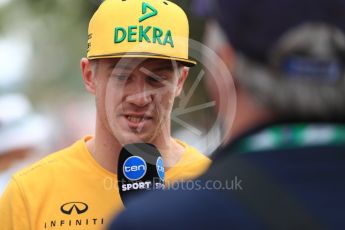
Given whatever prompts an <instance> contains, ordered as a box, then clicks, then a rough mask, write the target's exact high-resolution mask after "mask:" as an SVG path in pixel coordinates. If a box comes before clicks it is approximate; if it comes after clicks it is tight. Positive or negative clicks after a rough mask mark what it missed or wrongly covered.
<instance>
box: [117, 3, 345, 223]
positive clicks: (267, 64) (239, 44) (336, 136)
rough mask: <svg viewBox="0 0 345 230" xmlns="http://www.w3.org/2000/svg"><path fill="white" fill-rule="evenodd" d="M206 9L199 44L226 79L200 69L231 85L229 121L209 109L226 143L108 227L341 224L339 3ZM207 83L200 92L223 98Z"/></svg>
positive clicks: (342, 13)
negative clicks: (186, 177)
mask: <svg viewBox="0 0 345 230" xmlns="http://www.w3.org/2000/svg"><path fill="white" fill-rule="evenodd" d="M201 2H204V1H201ZM216 8H217V10H218V11H217V12H216V16H215V17H216V19H217V21H218V25H219V26H217V25H216V23H215V22H212V23H210V24H209V25H208V27H207V30H206V36H207V37H206V43H207V44H206V45H207V46H209V47H210V48H212V49H214V50H216V52H217V54H218V55H219V56H220V57H221V58H222V59H223V60H224V62H225V63H226V65H227V66H228V68H229V69H230V70H231V72H232V75H233V76H230V75H229V74H222V72H221V71H219V70H218V69H219V68H218V67H220V66H221V65H222V63H219V64H218V65H217V63H216V64H215V63H212V64H214V67H213V68H212V65H210V68H212V69H209V71H210V73H209V74H213V75H215V77H219V78H224V79H225V81H228V82H229V84H231V82H232V78H233V79H234V81H235V86H236V96H237V101H236V103H237V105H236V111H235V113H236V115H235V119H234V121H233V126H232V127H231V123H232V120H231V116H230V115H229V114H226V113H224V111H225V110H221V109H220V111H219V112H220V113H221V117H222V119H223V120H224V124H225V125H224V126H223V127H224V129H230V128H231V132H230V136H227V137H226V138H227V139H228V140H231V141H230V142H229V141H228V142H227V144H226V145H225V146H223V147H222V148H219V150H218V151H217V152H216V154H214V156H213V157H214V161H213V164H212V165H211V167H210V168H209V170H208V171H207V172H206V173H205V174H204V175H203V176H201V177H199V178H198V179H197V180H195V181H194V182H192V183H184V184H181V185H180V186H175V187H174V189H172V190H174V191H172V190H171V191H169V192H166V193H165V194H164V193H163V192H160V193H156V194H149V195H147V196H146V197H145V198H142V199H141V200H139V199H138V200H137V203H133V204H132V205H131V206H128V207H127V209H126V210H125V211H124V212H123V213H122V214H120V216H119V218H118V219H117V220H116V221H115V222H114V225H113V226H112V228H111V229H135V228H138V226H140V227H139V228H143V229H146V228H147V229H159V228H161V227H162V226H164V228H165V229H194V228H195V229H214V228H215V226H217V228H222V229H223V228H224V229H230V228H231V229H343V228H344V216H343V215H339V213H342V209H343V204H342V202H341V201H342V200H343V194H344V192H345V187H344V183H343V181H344V176H345V167H344V165H345V161H344V152H345V128H344V127H345V126H344V124H343V122H344V120H345V119H344V118H345V106H344V105H345V90H344V89H345V68H344V67H345V35H344V32H345V10H344V9H345V1H344V0H332V1H324V0H264V1H254V0H219V1H218V4H217V7H216ZM205 53H207V52H205ZM214 79H215V78H213V79H212V78H208V82H207V86H208V87H209V89H210V95H211V96H212V97H214V98H215V99H216V100H217V101H218V104H219V102H220V101H221V100H226V101H227V102H228V103H229V105H230V103H233V102H232V101H231V100H235V98H231V97H230V95H232V93H233V92H231V91H229V90H226V89H225V87H224V88H223V87H222V86H220V87H219V86H218V88H216V87H215V85H216V84H215V82H214ZM224 86H225V85H224ZM233 90H235V89H233ZM212 183H213V187H212V186H208V185H210V184H212ZM229 184H230V185H231V186H229V187H227V186H226V185H229ZM188 185H189V188H191V189H188ZM191 185H192V186H195V187H194V189H193V188H192V186H191ZM216 185H220V186H216ZM197 186H198V187H197ZM175 188H177V189H175ZM186 190H189V191H186ZM190 190H193V191H190ZM162 207H164V212H162V211H161V210H162ZM157 213H159V216H158V215H157ZM166 223H168V224H166ZM164 224H165V225H164ZM325 226H327V227H325Z"/></svg>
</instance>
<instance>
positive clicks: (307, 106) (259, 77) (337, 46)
mask: <svg viewBox="0 0 345 230" xmlns="http://www.w3.org/2000/svg"><path fill="white" fill-rule="evenodd" d="M344 7H345V1H297V0H296V1H295V0H293V1H282V0H278V1H263V2H260V3H255V2H254V1H250V0H247V1H226V0H220V1H219V2H218V5H217V10H218V11H219V12H218V14H217V19H218V20H217V21H218V23H215V22H212V23H210V24H208V26H207V30H206V43H207V44H206V45H208V46H210V47H211V48H213V49H214V50H215V51H216V52H217V54H218V55H219V56H220V57H221V58H222V59H223V60H224V61H225V63H226V64H227V66H228V67H229V68H230V70H231V72H232V76H233V78H234V81H235V84H236V92H237V110H236V118H235V121H234V123H233V128H232V134H233V136H238V135H240V134H241V133H243V132H244V131H245V130H247V129H250V128H253V127H254V126H257V125H258V124H263V123H268V122H306V121H308V122H311V121H315V122H320V121H321V122H322V121H323V122H329V121H344V119H345V106H344V105H345V68H344V67H345V14H344ZM219 77H223V78H229V76H219ZM212 85H213V83H212V82H210V83H209V86H210V87H209V88H210V91H211V93H212V94H213V95H215V97H216V98H218V99H223V98H227V94H226V92H224V91H222V90H218V91H216V90H215V88H213V87H212ZM229 99H230V100H231V98H229ZM223 117H224V119H225V120H226V118H227V117H228V116H226V115H223ZM225 122H226V121H225Z"/></svg>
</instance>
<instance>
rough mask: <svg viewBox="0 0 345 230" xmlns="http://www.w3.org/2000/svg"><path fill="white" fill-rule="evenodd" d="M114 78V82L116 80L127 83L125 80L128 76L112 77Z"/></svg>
mask: <svg viewBox="0 0 345 230" xmlns="http://www.w3.org/2000/svg"><path fill="white" fill-rule="evenodd" d="M114 77H115V78H116V80H118V81H127V79H128V76H126V75H116V74H115V75H114Z"/></svg>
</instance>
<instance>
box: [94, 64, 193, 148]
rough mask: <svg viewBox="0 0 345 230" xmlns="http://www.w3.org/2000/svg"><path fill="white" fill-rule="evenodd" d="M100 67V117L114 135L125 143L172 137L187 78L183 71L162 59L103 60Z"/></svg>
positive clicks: (96, 77) (98, 91)
mask: <svg viewBox="0 0 345 230" xmlns="http://www.w3.org/2000/svg"><path fill="white" fill-rule="evenodd" d="M97 65H98V66H97V68H94V69H95V71H96V73H95V77H94V79H95V85H96V92H95V93H96V105H97V115H98V119H99V121H100V122H101V123H102V126H103V127H104V128H105V129H107V131H108V132H109V133H110V134H111V135H113V136H114V137H115V138H116V139H117V140H118V141H119V142H120V143H121V144H127V143H132V142H150V143H154V142H156V141H157V140H159V139H160V141H163V140H162V138H163V137H164V136H166V135H169V136H170V114H171V111H172V107H173V102H174V99H175V97H176V96H178V94H179V93H180V91H181V89H182V86H183V83H184V80H185V77H186V76H187V75H186V73H185V72H184V71H182V68H179V67H178V65H177V64H176V63H172V62H171V61H169V60H158V59H147V60H143V59H129V58H128V59H121V61H117V60H116V59H101V60H99V61H98V63H97ZM181 73H182V75H184V73H185V75H186V76H181Z"/></svg>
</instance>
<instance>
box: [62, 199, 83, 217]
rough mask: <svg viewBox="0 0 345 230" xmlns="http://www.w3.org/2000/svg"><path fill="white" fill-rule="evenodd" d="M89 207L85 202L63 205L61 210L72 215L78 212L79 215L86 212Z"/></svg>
mask: <svg viewBox="0 0 345 230" xmlns="http://www.w3.org/2000/svg"><path fill="white" fill-rule="evenodd" d="M88 208H89V206H88V205H87V204H85V203H83V202H69V203H66V204H63V205H62V206H61V208H60V210H61V212H63V213H65V214H67V215H71V214H72V213H73V212H76V213H77V214H78V215H79V214H82V213H84V212H86V211H87V210H88Z"/></svg>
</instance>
